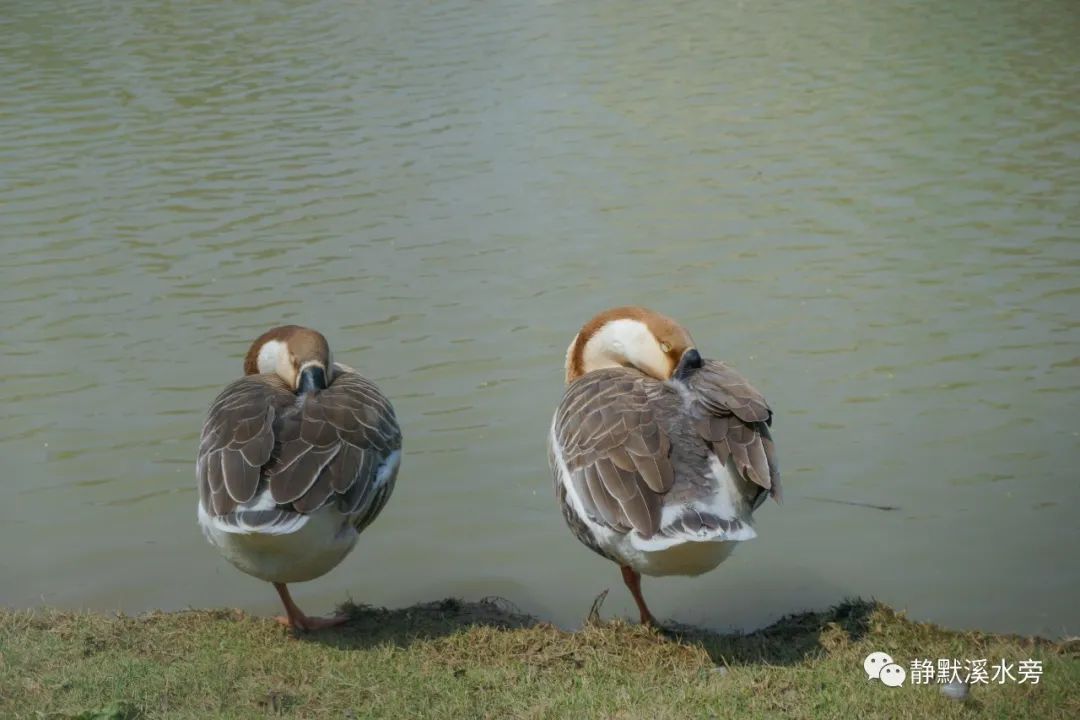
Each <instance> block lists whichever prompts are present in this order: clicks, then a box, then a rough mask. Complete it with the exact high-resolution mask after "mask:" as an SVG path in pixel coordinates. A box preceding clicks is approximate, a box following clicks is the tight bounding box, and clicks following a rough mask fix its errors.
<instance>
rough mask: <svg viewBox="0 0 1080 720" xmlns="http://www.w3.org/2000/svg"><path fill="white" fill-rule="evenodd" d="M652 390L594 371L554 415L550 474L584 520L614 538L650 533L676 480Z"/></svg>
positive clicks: (616, 372)
mask: <svg viewBox="0 0 1080 720" xmlns="http://www.w3.org/2000/svg"><path fill="white" fill-rule="evenodd" d="M657 385H659V383H657V382H656V381H655V380H652V379H650V378H648V377H646V376H644V375H642V374H641V373H639V372H637V371H635V370H626V369H609V370H598V371H594V372H591V373H588V374H587V375H585V376H583V377H581V378H579V379H578V380H576V381H575V382H573V383H571V385H570V386H569V387H568V388H567V389H566V394H565V395H564V396H563V400H562V403H561V404H560V405H559V408H558V410H557V411H556V413H555V420H554V423H553V426H552V437H551V442H552V448H551V449H552V462H553V464H554V465H556V468H555V469H556V471H558V470H559V469H560V468H559V466H560V464H561V465H562V466H564V467H565V471H564V472H565V473H566V475H567V478H568V480H569V482H570V483H572V484H573V490H574V492H575V494H576V495H577V497H578V498H580V500H581V504H582V506H583V509H584V512H585V513H586V515H587V516H588V519H589V520H591V521H592V522H594V523H596V524H598V525H601V526H604V527H606V528H608V529H610V530H613V531H615V532H619V533H627V532H630V531H631V530H635V531H637V532H638V533H639V534H640V535H642V536H643V537H651V536H652V535H653V534H654V533H656V531H657V530H658V529H659V528H660V522H661V514H662V512H661V511H662V504H663V498H664V495H665V494H666V493H667V492H668V491H669V490H670V489H671V486H672V484H673V483H674V481H675V472H674V469H673V467H672V464H671V458H670V454H671V440H670V438H669V437H668V435H667V434H666V433H665V432H664V431H663V429H662V427H661V423H660V422H658V419H657V406H656V402H657V401H658V400H659V401H662V400H663V398H661V397H658V394H657V393H656V391H655V390H656V388H654V387H651V386H657ZM556 475H558V472H557V473H556Z"/></svg>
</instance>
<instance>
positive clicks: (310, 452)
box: [195, 325, 401, 630]
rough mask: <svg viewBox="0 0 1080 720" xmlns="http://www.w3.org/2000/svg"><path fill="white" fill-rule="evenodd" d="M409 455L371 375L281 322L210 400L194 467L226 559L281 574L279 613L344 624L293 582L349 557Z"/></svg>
mask: <svg viewBox="0 0 1080 720" xmlns="http://www.w3.org/2000/svg"><path fill="white" fill-rule="evenodd" d="M400 462H401V431H400V430H399V429H398V424H397V419H396V418H395V417H394V408H393V407H392V406H391V405H390V401H389V400H387V399H386V397H385V396H384V395H383V394H382V393H381V392H379V389H378V388H377V387H375V385H374V383H372V382H371V381H370V380H367V379H365V378H364V377H362V376H361V375H359V374H358V373H357V372H356V371H354V370H352V369H351V368H348V367H346V366H344V365H339V364H335V363H334V362H333V361H332V359H331V354H330V347H329V345H328V344H327V342H326V338H324V337H323V336H322V335H321V334H320V333H318V332H315V331H314V330H310V329H308V328H304V327H299V326H297V325H285V326H282V327H278V328H274V329H273V330H270V331H269V332H266V333H264V334H263V335H261V336H260V337H259V338H258V339H257V340H255V342H254V343H252V345H251V349H250V350H248V353H247V356H246V357H245V358H244V377H243V378H241V379H239V380H236V381H234V382H232V383H230V384H229V385H228V386H227V387H226V388H225V390H223V391H222V393H221V394H220V395H218V397H217V399H216V400H214V403H213V405H211V406H210V411H209V413H208V414H207V418H206V424H205V425H204V426H203V430H202V440H201V442H200V444H199V459H198V462H197V463H196V468H195V474H196V477H197V479H198V483H199V524H200V525H202V528H203V532H204V533H205V535H206V537H207V539H208V540H209V541H210V542H211V543H213V544H214V545H215V546H217V548H218V549H219V550H220V551H221V553H222V554H223V555H224V556H225V557H226V559H228V560H229V562H231V563H232V564H233V565H235V566H236V567H237V568H239V569H240V570H242V571H244V572H245V573H247V574H249V575H253V576H255V577H257V578H260V579H262V580H266V581H267V582H270V583H273V584H274V588H275V589H276V590H277V592H278V595H279V596H280V597H281V602H282V604H283V605H284V606H285V613H286V614H285V616H284V617H279V618H277V619H278V621H279V622H281V623H283V624H285V625H288V626H290V627H295V628H298V629H300V630H314V629H318V628H322V627H327V626H330V625H335V624H339V623H341V622H344V618H340V617H337V618H329V619H326V618H312V617H308V616H306V615H304V613H303V612H301V610H300V608H298V607H297V606H296V604H295V603H294V602H293V601H292V598H291V597H290V595H289V589H288V587H287V583H295V582H303V581H305V580H312V579H314V578H317V577H320V576H321V575H324V574H326V573H327V572H329V571H330V570H331V569H333V568H334V567H335V566H336V565H337V564H338V563H340V562H341V561H342V559H344V557H345V556H346V555H347V554H348V553H349V551H350V550H352V548H353V545H355V544H356V538H357V537H358V536H359V534H360V531H362V530H363V529H364V528H365V527H367V526H368V525H369V524H370V523H371V521H372V520H374V519H375V517H376V516H377V515H378V514H379V512H380V511H381V510H382V509H383V506H384V505H386V501H387V499H389V497H390V493H391V492H393V490H394V482H395V480H396V478H397V472H398V465H399V464H400Z"/></svg>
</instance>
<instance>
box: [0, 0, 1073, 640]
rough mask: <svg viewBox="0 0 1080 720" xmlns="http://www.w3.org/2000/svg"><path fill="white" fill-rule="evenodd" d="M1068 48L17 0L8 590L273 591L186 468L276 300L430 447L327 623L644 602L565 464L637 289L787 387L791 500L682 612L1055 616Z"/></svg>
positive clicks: (766, 513)
mask: <svg viewBox="0 0 1080 720" xmlns="http://www.w3.org/2000/svg"><path fill="white" fill-rule="evenodd" d="M1077 37H1080V12H1078V9H1077V6H1076V3H1075V2H1072V1H1071V0H1046V1H1040V0H1034V1H1025V0H988V1H985V2H975V1H974V0H970V1H968V0H961V1H958V2H950V3H945V2H929V1H927V0H913V1H911V2H888V1H885V0H883V1H882V2H854V1H852V2H825V1H824V0H807V1H806V2H780V1H779V0H761V1H760V2H734V1H733V2H706V1H696V0H695V1H690V2H680V3H616V2H593V1H587V2H540V3H535V2H526V1H525V0H497V1H495V2H484V3H477V2H457V1H455V2H447V3H426V2H423V3H422V2H396V3H391V2H384V3H357V2H342V1H341V0H322V1H320V2H288V3H286V2H277V3H269V2H268V3H240V2H195V3H170V2H159V1H155V0H147V1H145V2H139V3H123V2H90V1H89V0H66V1H65V2H55V1H53V0H49V1H47V2H45V1H39V2H29V1H28V0H11V1H9V2H6V3H4V8H3V10H2V11H0V207H2V209H0V240H2V243H3V252H2V256H0V263H2V268H3V269H2V276H0V302H2V307H3V315H2V322H0V327H2V330H0V353H2V358H3V360H2V362H3V366H2V369H3V382H2V383H0V404H2V406H3V408H4V412H3V414H2V416H0V423H2V424H0V457H2V459H3V470H2V472H0V578H2V580H0V603H3V604H6V605H12V606H27V605H36V604H48V605H57V606H64V607H90V608H99V609H106V608H122V609H124V610H127V611H140V610H143V609H147V608H156V607H160V608H167V609H169V608H182V607H186V606H228V605H238V606H241V607H244V608H247V609H250V610H252V611H255V612H259V613H268V612H272V611H276V610H277V599H276V596H275V594H274V593H273V591H272V590H271V588H270V587H268V586H267V585H265V584H262V583H260V582H258V581H256V580H254V579H251V578H248V577H247V576H244V575H242V574H240V573H238V572H236V571H234V570H233V569H232V568H231V567H229V566H228V565H227V564H226V563H225V562H224V561H223V560H221V559H220V558H219V557H218V556H217V555H216V554H215V552H214V551H213V550H212V549H211V548H210V546H208V545H207V544H206V543H205V541H204V540H203V539H202V537H201V535H200V533H199V531H198V529H197V527H196V524H195V503H196V498H195V491H194V481H193V465H194V454H195V447H196V444H197V441H198V435H199V430H200V427H201V423H202V416H203V412H204V411H205V409H206V407H207V405H208V404H209V402H210V400H211V399H212V398H213V397H214V395H215V394H216V392H217V391H218V390H219V389H220V388H221V387H222V386H223V385H224V384H225V383H227V382H228V381H230V380H232V379H234V378H235V377H237V376H238V375H239V374H240V371H241V358H242V356H243V353H244V351H245V349H246V346H247V344H248V343H249V342H250V341H251V339H252V338H253V337H254V336H256V335H257V334H258V333H260V332H261V331H262V330H264V329H266V328H268V327H270V326H271V325H275V324H279V323H282V322H284V321H289V322H299V323H305V324H310V325H313V326H315V327H317V328H319V329H321V330H322V331H323V332H324V333H326V335H327V336H328V337H329V339H330V341H331V343H332V344H333V346H334V348H335V353H336V355H337V357H338V358H339V359H341V360H342V361H344V362H347V363H349V364H351V365H354V366H356V367H358V368H360V369H362V370H363V371H364V372H365V373H367V374H369V375H370V376H371V377H373V378H374V379H376V380H377V381H378V382H379V383H380V385H381V386H382V387H383V388H384V390H385V391H386V392H387V393H388V394H389V395H390V396H391V397H392V398H393V400H394V402H395V404H396V406H397V409H398V414H399V416H400V418H401V420H402V424H403V428H404V432H405V436H406V437H405V440H406V459H405V463H404V466H403V472H402V475H401V478H400V480H399V484H398V490H397V492H396V493H395V495H394V497H393V498H392V500H391V502H390V504H389V506H388V507H387V509H386V511H385V512H384V513H383V515H382V516H381V517H380V519H379V520H378V521H377V522H376V523H375V525H374V526H372V528H371V529H370V530H369V531H368V532H366V533H365V535H364V536H363V538H362V539H361V542H360V544H359V545H358V547H357V551H356V552H354V554H353V555H352V556H351V557H349V559H348V560H347V561H346V562H345V563H344V564H343V565H342V566H341V567H339V568H338V569H337V570H335V571H334V572H333V573H331V574H330V575H328V576H326V577H324V578H322V579H320V580H318V581H315V582H312V583H308V584H305V585H302V586H298V587H297V588H296V595H297V598H298V601H299V602H300V603H301V604H302V605H303V606H304V607H305V608H306V609H308V610H309V611H311V612H326V611H328V610H329V609H330V608H331V606H332V605H333V604H334V603H336V602H338V601H341V600H343V599H344V598H345V597H346V596H351V597H353V598H354V599H356V600H358V601H362V602H369V603H376V604H389V605H400V604H407V603H412V602H416V601H420V600H429V599H435V598H441V597H445V596H447V595H461V596H464V597H467V598H477V597H481V596H485V595H492V594H494V595H501V596H504V597H506V598H508V599H510V600H511V601H513V602H514V603H516V604H517V605H519V606H520V607H522V608H523V609H525V610H527V611H530V612H534V613H538V614H540V615H542V616H544V617H546V618H550V619H553V620H555V621H557V622H560V623H563V624H566V625H575V624H577V623H578V622H579V621H580V619H581V618H582V617H583V616H584V615H585V613H586V612H587V611H588V608H589V604H590V603H591V601H592V599H593V597H594V596H595V595H596V594H597V593H598V592H600V591H601V590H603V589H604V588H605V587H611V588H612V590H613V592H612V593H611V595H610V596H609V599H608V603H607V605H606V607H605V612H606V613H627V614H629V612H630V609H631V606H632V605H631V601H630V598H629V594H628V593H627V592H626V591H625V590H624V589H623V588H622V586H621V581H620V578H619V574H618V571H617V569H616V568H615V567H614V566H613V565H611V564H610V563H608V562H606V561H604V560H602V559H600V558H598V557H596V556H594V555H592V554H591V553H590V552H589V551H587V550H586V549H585V548H584V547H582V546H580V545H579V544H578V543H577V542H576V541H575V540H574V539H573V537H572V536H571V535H570V533H569V532H568V531H567V530H566V528H565V527H564V526H563V520H562V517H561V515H560V513H559V512H558V510H557V508H556V505H555V502H554V500H553V497H552V490H551V479H550V475H549V472H548V469H547V465H546V455H545V450H544V443H545V434H546V431H547V426H548V422H549V419H550V416H551V412H552V410H553V409H554V406H555V405H556V403H557V402H558V401H559V398H560V396H561V392H562V387H561V386H562V368H561V365H562V359H563V352H564V350H565V348H566V345H567V344H568V343H569V341H570V339H571V338H572V337H573V335H574V332H575V331H576V330H577V328H578V327H579V326H580V324H581V323H582V322H583V321H584V320H586V319H587V318H588V317H589V316H590V315H591V314H592V313H593V312H594V311H596V310H598V309H601V308H604V307H606V306H609V305H612V304H617V303H625V302H639V303H645V304H648V305H652V306H655V307H656V308H657V309H660V310H663V311H665V312H667V313H669V314H671V315H674V316H676V317H678V318H679V319H681V320H683V321H684V322H685V324H686V325H687V326H688V327H689V328H690V329H691V331H692V332H693V333H694V336H695V338H696V340H697V342H698V344H699V346H700V347H701V349H702V351H703V352H704V353H705V354H706V355H711V356H714V357H720V358H724V359H726V360H728V361H730V362H731V363H733V364H734V365H735V366H736V367H738V368H739V369H741V370H742V371H743V372H744V373H745V374H747V375H748V376H749V377H750V378H751V379H752V380H753V381H754V382H755V383H756V384H757V385H758V386H759V387H760V388H762V389H763V390H764V391H765V392H766V394H767V396H768V397H769V399H770V401H771V402H772V404H773V405H774V407H775V410H776V415H777V418H776V424H775V432H776V436H777V440H778V444H779V449H780V452H781V462H782V468H783V471H784V478H785V489H786V496H785V504H784V505H783V506H780V507H777V506H775V505H773V504H771V503H770V504H769V505H766V506H765V507H764V508H763V509H762V511H760V512H759V514H758V518H759V533H760V537H759V538H758V539H757V540H755V541H753V542H752V543H748V544H746V545H745V546H743V547H742V548H740V550H739V552H737V553H736V554H735V555H734V556H733V557H732V559H731V560H729V561H728V562H727V563H725V564H724V565H723V566H721V568H720V569H719V570H717V571H716V572H714V573H711V574H709V575H706V576H704V577H703V578H699V579H694V580H690V579H663V580H653V581H650V580H647V581H646V583H645V587H646V593H647V595H648V597H649V598H650V601H651V603H652V605H653V608H654V610H655V611H656V612H657V614H658V615H660V616H661V617H675V618H678V619H680V620H682V621H685V622H696V623H703V624H706V625H709V626H712V627H730V626H734V627H741V628H749V627H755V626H758V625H761V624H763V623H765V622H768V621H769V620H771V619H774V618H775V617H777V616H778V615H780V614H783V613H786V612H790V611H794V610H800V609H804V608H807V607H815V606H822V605H825V604H828V603H831V602H835V601H837V600H838V599H840V598H841V597H842V596H845V595H863V596H874V597H877V598H879V599H881V600H883V601H886V602H888V603H891V604H893V605H896V606H898V607H901V608H906V609H907V610H908V611H909V613H910V614H911V615H912V616H913V617H916V618H922V619H932V620H935V621H939V622H943V623H948V624H952V625H957V626H961V627H981V628H985V629H989V630H1009V631H1020V632H1039V633H1045V634H1050V635H1060V634H1063V633H1073V634H1075V633H1076V632H1078V631H1080V611H1078V609H1077V608H1078V607H1080V603H1078V601H1080V563H1078V562H1077V551H1076V548H1077V543H1078V542H1080V523H1078V522H1077V519H1076V508H1077V505H1078V502H1080V470H1078V464H1080V434H1078V433H1080V415H1078V403H1080V328H1078V325H1080V80H1078V78H1080V44H1077V43H1076V38H1077ZM831 501H848V502H857V503H870V504H875V505H886V506H895V507H896V508H898V509H896V510H893V511H882V510H874V509H869V508H865V507H860V506H854V505H845V504H839V503H837V502H831Z"/></svg>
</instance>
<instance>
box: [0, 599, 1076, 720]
mask: <svg viewBox="0 0 1080 720" xmlns="http://www.w3.org/2000/svg"><path fill="white" fill-rule="evenodd" d="M348 611H349V612H350V614H351V616H352V618H351V620H350V623H349V624H348V625H347V626H346V627H344V628H343V629H341V630H337V631H324V632H321V633H316V634H313V635H309V636H304V637H293V636H292V635H290V634H289V633H288V632H287V631H285V630H284V629H283V628H281V627H279V626H277V625H276V624H274V623H273V622H272V621H271V620H268V619H263V618H254V617H249V616H246V615H244V614H243V613H239V612H231V611H193V612H181V613H156V614H151V615H146V616H142V617H138V618H131V617H103V616H101V615H94V614H83V613H67V612H56V611H33V612H29V611H22V612H12V611H4V610H0V718H5V719H6V718H41V717H46V718H49V717H56V718H102V719H106V718H107V719H108V720H131V718H200V719H202V718H212V717H225V718H264V717H286V718H367V717H386V718H414V717H415V718H420V717H424V718H485V717H487V718H672V719H678V720H683V719H685V718H711V717H719V718H728V717H730V718H740V719H743V718H759V717H760V718H764V717H778V716H782V717H806V718H832V717H835V718H845V719H846V718H858V719H859V720H862V719H863V718H878V717H881V718H885V717H888V718H920V719H921V718H931V717H933V718H939V717H940V718H972V717H980V718H981V717H1000V718H1005V717H1017V718H1055V717H1060V718H1076V717H1080V658H1078V649H1080V648H1078V644H1077V642H1076V641H1072V642H1066V643H1051V642H1048V641H1044V640H1038V639H1026V638H1019V637H1010V636H1000V635H988V634H981V633H957V632H950V631H947V630H943V629H941V628H938V627H935V626H932V625H928V624H923V623H915V622H910V621H908V620H906V619H905V618H904V617H902V616H901V615H898V614H897V613H895V612H894V611H892V610H890V609H889V608H887V607H885V606H882V605H880V604H875V603H866V602H850V603H845V604H843V605H840V606H838V607H836V608H833V609H832V610H830V611H827V612H820V613H804V614H800V615H794V616H791V617H787V618H784V619H782V620H780V621H779V622H777V623H776V624H774V625H772V626H770V627H768V628H766V629H764V630H760V631H758V632H755V633H752V634H748V635H714V634H709V633H704V632H699V631H693V630H691V629H683V631H682V634H681V635H679V636H675V635H670V634H660V633H655V632H652V631H650V630H647V629H645V628H642V627H639V626H636V625H627V624H623V623H621V622H615V623H606V624H591V625H587V626H586V627H585V629H583V630H581V631H579V632H573V633H570V632H565V631H562V630H558V629H556V628H553V627H551V626H549V625H545V624H542V623H538V622H535V621H534V620H533V619H531V618H529V617H527V616H524V615H521V614H519V613H516V612H514V611H513V610H512V609H509V608H506V607H503V605H502V604H501V603H493V602H485V603H461V602H457V601H453V600H448V601H443V602H440V603H432V604H428V605H421V606H416V607H413V608H408V609H403V610H394V611H388V610H380V609H372V608H363V607H350V608H348ZM877 650H882V651H885V652H888V653H890V654H892V655H893V656H894V657H895V658H896V659H897V661H898V662H899V663H901V664H902V665H904V666H905V667H907V666H908V664H909V663H910V661H911V660H912V659H913V658H915V657H920V658H922V657H926V658H935V659H936V658H939V657H942V658H952V657H955V658H989V659H991V663H993V662H995V661H996V660H997V659H999V658H1005V659H1007V660H1009V661H1011V662H1016V661H1018V660H1021V659H1027V658H1035V659H1039V660H1042V661H1043V668H1044V669H1043V675H1042V678H1041V681H1040V682H1039V684H1037V685H1030V684H1017V683H1015V682H1009V683H1007V684H1005V685H998V684H991V685H985V686H983V685H979V686H975V687H974V688H973V689H972V690H971V692H970V694H969V696H968V698H967V700H966V701H963V702H958V701H955V700H951V699H949V698H947V697H946V696H945V695H943V694H942V693H941V692H940V691H939V688H938V686H936V685H929V686H923V685H914V686H913V685H911V683H910V678H909V683H908V684H906V685H905V686H904V687H899V688H889V687H885V686H883V685H881V684H880V683H878V682H872V681H869V680H867V679H866V676H865V674H864V673H863V672H862V661H863V658H864V657H865V656H866V655H867V654H868V653H870V652H871V651H877Z"/></svg>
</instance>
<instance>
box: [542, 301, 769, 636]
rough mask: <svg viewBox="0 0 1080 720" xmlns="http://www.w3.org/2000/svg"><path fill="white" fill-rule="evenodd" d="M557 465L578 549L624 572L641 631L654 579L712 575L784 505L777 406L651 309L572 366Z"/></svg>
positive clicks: (601, 319)
mask: <svg viewBox="0 0 1080 720" xmlns="http://www.w3.org/2000/svg"><path fill="white" fill-rule="evenodd" d="M566 383H567V388H566V394H565V395H564V396H563V400H562V403H561V404H560V405H559V408H558V410H557V411H556V412H555V418H554V420H553V422H552V426H551V435H550V438H549V446H548V447H549V460H550V463H551V467H552V472H553V473H554V477H555V493H556V497H557V498H558V501H559V503H560V505H561V506H562V511H563V516H564V517H565V518H566V522H567V524H568V525H569V526H570V529H571V530H572V531H573V532H574V534H575V535H576V536H577V538H578V540H580V541H581V542H583V543H584V544H585V545H587V546H588V547H589V548H590V549H592V550H593V551H594V552H596V553H599V554H600V555H602V556H603V557H606V558H608V559H609V560H612V561H613V562H615V563H618V565H619V566H620V567H621V568H622V576H623V581H624V582H625V583H626V585H627V587H628V588H629V589H630V592H631V593H632V594H633V596H634V601H635V602H636V603H637V606H638V610H639V611H640V613H641V622H642V623H646V624H654V623H655V619H654V618H653V615H652V613H651V612H650V611H649V608H648V606H647V605H646V604H645V599H644V598H643V597H642V595H641V575H642V574H645V575H653V576H658V575H700V574H701V573H704V572H707V571H709V570H712V569H713V568H715V567H716V566H717V565H719V564H720V563H721V562H723V561H724V560H725V559H726V558H727V557H728V556H729V555H730V554H731V551H732V550H733V549H734V547H735V544H736V543H738V542H740V541H742V540H749V539H751V538H753V537H756V533H755V532H754V527H753V523H752V518H751V514H752V512H753V511H754V510H756V509H757V508H758V506H760V505H761V503H762V502H764V500H765V497H766V496H767V495H772V496H773V498H775V499H776V500H777V501H779V500H780V473H779V468H778V466H777V464H776V457H775V451H774V448H773V441H772V436H771V435H770V433H769V426H770V425H771V423H772V410H770V409H769V405H768V404H767V403H766V402H765V398H764V397H763V396H762V395H761V393H759V392H758V391H757V390H755V389H754V388H753V387H752V386H751V385H750V383H748V382H747V381H746V380H745V379H744V378H743V377H742V376H741V375H739V374H738V373H736V372H735V371H734V370H733V369H731V368H730V367H728V366H727V365H725V364H724V363H722V362H718V361H715V360H703V359H702V357H701V355H700V354H699V353H698V351H697V349H696V348H695V346H694V341H693V339H691V337H690V333H689V332H687V331H686V329H685V328H683V327H682V326H681V325H679V323H677V322H675V321H674V320H672V319H671V318H669V317H666V316H664V315H661V314H660V313H657V312H653V311H652V310H648V309H646V308H643V307H635V306H631V307H618V308H613V309H611V310H607V311H605V312H602V313H600V314H599V315H597V316H596V317H594V318H593V319H592V320H590V321H589V322H587V323H586V324H585V326H584V327H583V328H582V329H581V331H580V332H579V333H578V334H577V335H576V336H575V337H574V341H573V342H572V343H570V347H569V349H568V350H567V353H566Z"/></svg>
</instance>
